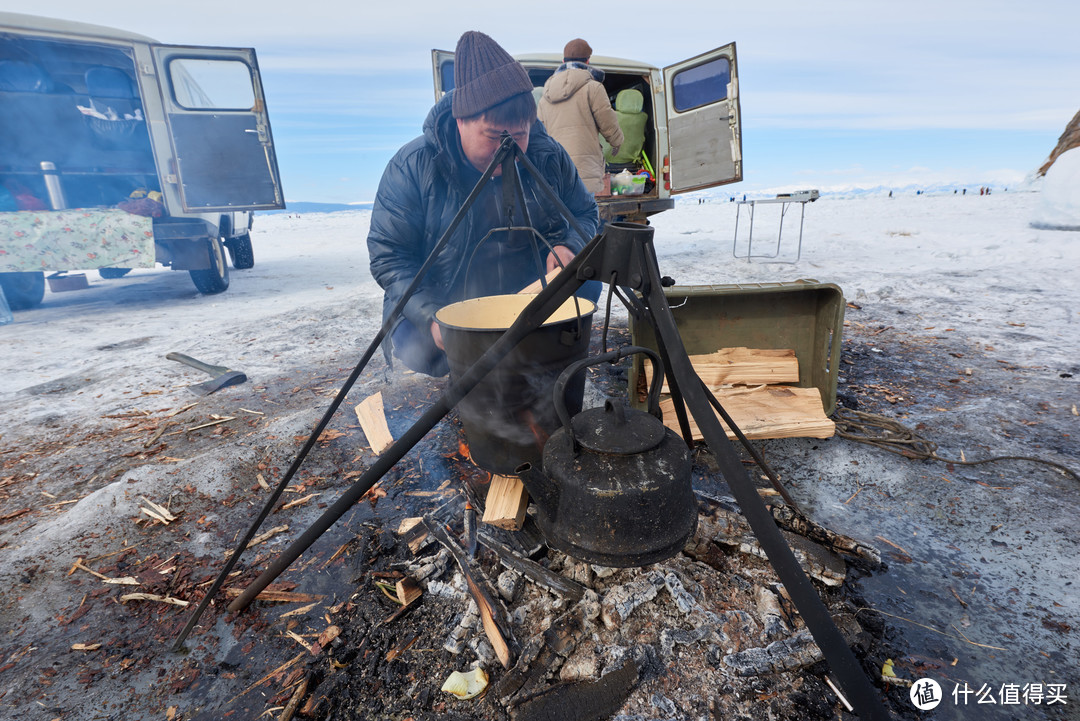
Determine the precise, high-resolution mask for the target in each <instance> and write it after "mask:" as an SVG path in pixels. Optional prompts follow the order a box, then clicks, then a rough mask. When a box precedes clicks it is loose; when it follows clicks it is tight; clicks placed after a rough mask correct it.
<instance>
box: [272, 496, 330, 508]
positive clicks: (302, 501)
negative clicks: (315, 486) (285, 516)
mask: <svg viewBox="0 0 1080 721" xmlns="http://www.w3.org/2000/svg"><path fill="white" fill-rule="evenodd" d="M318 495H321V494H319V493H309V494H308V495H306V496H304V497H303V498H297V499H296V500H295V501H289V502H288V503H286V504H285V505H283V506H282V507H281V510H283V511H287V510H289V509H290V508H295V507H296V506H302V505H304V504H305V503H307V502H308V501H310V500H311V499H312V498H314V497H315V496H318Z"/></svg>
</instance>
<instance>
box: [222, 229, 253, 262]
mask: <svg viewBox="0 0 1080 721" xmlns="http://www.w3.org/2000/svg"><path fill="white" fill-rule="evenodd" d="M225 247H227V248H228V249H229V257H230V258H232V267H233V268H236V269H237V270H247V269H248V268H252V267H254V266H255V250H254V249H253V248H252V247H251V235H250V234H249V233H244V234H243V235H239V236H237V237H235V238H229V239H228V240H226V241H225Z"/></svg>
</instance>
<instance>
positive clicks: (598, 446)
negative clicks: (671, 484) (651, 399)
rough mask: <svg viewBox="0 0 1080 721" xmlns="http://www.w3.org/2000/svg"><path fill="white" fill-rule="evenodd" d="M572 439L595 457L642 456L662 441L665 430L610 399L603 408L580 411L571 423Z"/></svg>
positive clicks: (651, 419) (654, 420) (652, 420)
mask: <svg viewBox="0 0 1080 721" xmlns="http://www.w3.org/2000/svg"><path fill="white" fill-rule="evenodd" d="M570 423H571V425H572V426H573V431H574V437H575V438H576V439H577V441H578V443H580V444H581V445H582V446H584V447H585V448H587V449H589V450H590V451H593V452H595V453H609V454H614V455H623V456H628V455H633V454H635V453H644V452H645V451H648V450H650V449H652V448H655V447H656V446H658V445H660V442H661V441H663V440H664V436H665V434H666V433H667V428H665V427H664V424H663V423H661V422H660V421H659V420H658V419H657V418H654V417H653V416H651V415H649V414H648V413H645V412H644V411H638V410H633V409H629V408H626V407H624V406H623V404H622V403H617V402H613V401H612V400H611V399H610V398H608V399H607V400H605V401H604V407H603V408H600V407H597V408H590V409H588V410H585V411H582V412H581V413H578V414H577V415H576V416H574V417H573V419H571V421H570Z"/></svg>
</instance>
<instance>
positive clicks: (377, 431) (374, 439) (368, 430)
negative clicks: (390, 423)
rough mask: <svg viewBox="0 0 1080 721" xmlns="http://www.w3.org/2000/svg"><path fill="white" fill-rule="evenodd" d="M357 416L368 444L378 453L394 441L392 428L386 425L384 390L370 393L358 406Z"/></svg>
mask: <svg viewBox="0 0 1080 721" xmlns="http://www.w3.org/2000/svg"><path fill="white" fill-rule="evenodd" d="M356 418H357V419H358V420H359V421H360V428H361V429H362V430H363V431H364V437H365V438H367V440H368V445H369V446H371V450H372V451H374V452H375V453H376V454H381V453H382V452H383V451H385V450H386V449H387V448H389V447H390V446H391V445H393V443H394V437H393V436H392V435H390V428H389V427H387V425H386V413H385V411H384V410H383V398H382V391H379V392H378V393H375V394H374V395H370V396H368V397H367V398H365V399H364V400H362V401H361V402H360V405H358V406H356Z"/></svg>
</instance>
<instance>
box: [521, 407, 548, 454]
mask: <svg viewBox="0 0 1080 721" xmlns="http://www.w3.org/2000/svg"><path fill="white" fill-rule="evenodd" d="M522 419H523V420H524V421H525V425H527V426H528V427H529V430H530V431H532V434H533V436H534V437H535V438H536V447H537V448H543V447H544V444H545V443H547V439H548V434H547V433H546V432H545V431H544V429H543V428H541V427H540V426H539V425H537V423H536V418H535V417H534V416H533V414H532V411H530V410H526V411H524V412H523V413H522Z"/></svg>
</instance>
